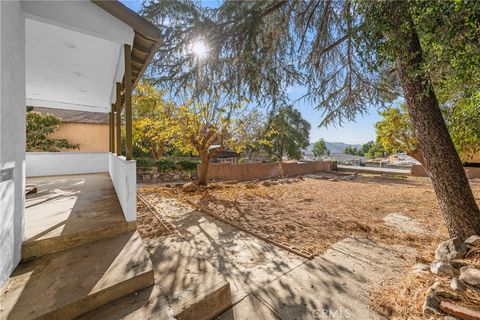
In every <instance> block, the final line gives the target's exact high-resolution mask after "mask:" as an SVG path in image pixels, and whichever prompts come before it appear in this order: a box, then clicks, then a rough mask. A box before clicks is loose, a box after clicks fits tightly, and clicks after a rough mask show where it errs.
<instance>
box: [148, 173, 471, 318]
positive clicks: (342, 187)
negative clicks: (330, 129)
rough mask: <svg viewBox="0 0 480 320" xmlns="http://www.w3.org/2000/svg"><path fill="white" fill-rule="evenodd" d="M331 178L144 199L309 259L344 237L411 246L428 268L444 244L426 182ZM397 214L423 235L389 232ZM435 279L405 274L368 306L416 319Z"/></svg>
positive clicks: (168, 192) (166, 191)
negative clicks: (197, 210)
mask: <svg viewBox="0 0 480 320" xmlns="http://www.w3.org/2000/svg"><path fill="white" fill-rule="evenodd" d="M329 178H332V176H331V175H329V176H324V177H323V179H322V178H320V179H317V178H316V179H313V178H307V177H305V178H303V179H300V180H299V179H295V180H296V181H293V180H292V179H288V180H283V181H282V180H279V181H277V182H274V185H271V186H265V185H263V183H262V182H253V183H252V182H248V183H234V184H226V183H212V184H210V185H209V186H208V187H207V188H201V189H199V190H198V191H196V192H194V193H184V192H182V191H180V189H172V188H163V187H158V188H155V187H151V188H144V189H143V190H141V192H142V191H143V192H145V193H148V195H149V196H150V197H151V196H152V194H157V195H158V196H163V197H173V198H177V199H179V200H182V199H184V197H188V198H189V199H190V200H192V201H194V202H196V203H198V204H200V205H201V206H203V207H206V208H208V209H209V210H210V211H213V212H214V213H215V214H217V215H219V216H220V217H222V218H223V219H226V220H228V221H230V222H232V223H233V224H236V225H238V226H241V227H243V228H246V229H248V230H251V231H252V232H255V233H257V234H262V235H265V236H268V237H270V238H272V239H273V240H276V241H279V242H283V243H288V244H289V245H291V246H292V247H297V248H300V249H302V250H306V251H308V252H311V253H313V254H321V253H322V252H323V251H325V250H326V249H327V248H328V247H329V246H330V245H332V244H333V243H335V242H337V241H339V240H342V239H344V238H346V237H348V236H364V237H367V238H370V239H372V240H377V241H380V242H383V243H392V244H403V245H407V246H410V247H414V248H416V249H417V258H416V259H417V262H430V261H432V260H433V259H434V253H435V249H436V247H437V245H438V243H440V242H442V241H444V240H446V239H448V232H447V229H446V227H445V224H444V223H443V218H442V216H441V213H440V211H439V208H438V205H437V201H436V197H435V193H434V190H433V188H432V185H431V182H430V180H429V178H422V177H407V176H381V175H366V174H361V175H357V176H356V177H355V178H354V179H352V180H350V181H343V180H342V179H341V177H338V178H334V179H333V181H332V179H330V180H329ZM470 185H471V187H472V190H473V192H474V195H475V198H476V200H477V203H480V180H478V179H476V180H470ZM394 212H395V213H399V214H402V215H405V216H408V217H410V218H413V219H415V220H416V221H418V222H419V223H420V224H421V225H422V226H423V227H424V228H425V229H426V230H427V231H428V233H427V234H415V233H405V232H401V231H399V230H397V229H395V228H393V227H390V226H388V225H386V224H385V222H384V221H383V218H384V217H385V216H386V215H387V214H389V213H394ZM477 262H478V261H477ZM434 280H435V277H432V275H421V276H413V275H412V274H410V273H409V270H405V276H404V278H403V279H402V283H390V284H387V283H385V284H384V286H383V288H381V289H380V290H379V291H378V292H379V294H377V295H376V296H375V300H374V301H373V302H372V304H373V306H374V307H375V308H376V309H378V310H379V311H381V312H382V313H384V314H385V315H386V316H387V317H388V318H392V319H412V318H416V317H421V302H422V300H423V299H422V298H421V296H422V293H424V292H425V291H426V288H428V286H430V285H431V284H432V283H433V281H434ZM477 298H478V297H477V296H476V295H475V297H474V298H473V300H472V299H467V300H466V302H468V301H470V302H471V301H474V302H476V301H478V300H476V299H477ZM467 304H468V303H467Z"/></svg>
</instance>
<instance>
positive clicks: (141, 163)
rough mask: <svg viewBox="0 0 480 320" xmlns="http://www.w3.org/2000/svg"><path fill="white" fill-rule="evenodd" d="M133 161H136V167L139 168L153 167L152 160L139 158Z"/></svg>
mask: <svg viewBox="0 0 480 320" xmlns="http://www.w3.org/2000/svg"><path fill="white" fill-rule="evenodd" d="M135 160H136V161H137V167H139V168H151V167H154V166H155V163H154V161H153V159H150V158H144V157H140V158H136V159H135Z"/></svg>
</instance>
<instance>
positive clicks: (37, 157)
mask: <svg viewBox="0 0 480 320" xmlns="http://www.w3.org/2000/svg"><path fill="white" fill-rule="evenodd" d="M26 170H27V177H40V176H55V175H63V174H81V173H99V172H108V153H107V152H27V157H26Z"/></svg>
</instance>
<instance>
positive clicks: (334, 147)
mask: <svg viewBox="0 0 480 320" xmlns="http://www.w3.org/2000/svg"><path fill="white" fill-rule="evenodd" d="M325 144H326V145H327V149H328V150H330V153H343V150H345V148H346V147H349V146H352V147H355V148H357V149H359V148H361V147H362V145H361V144H349V143H344V142H327V141H325ZM312 149H313V143H311V144H310V145H309V146H308V147H307V148H306V149H305V150H304V153H305V156H309V155H311V154H312Z"/></svg>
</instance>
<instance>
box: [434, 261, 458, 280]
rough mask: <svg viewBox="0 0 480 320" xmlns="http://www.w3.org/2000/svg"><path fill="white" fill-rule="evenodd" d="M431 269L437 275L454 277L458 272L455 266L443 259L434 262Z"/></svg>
mask: <svg viewBox="0 0 480 320" xmlns="http://www.w3.org/2000/svg"><path fill="white" fill-rule="evenodd" d="M430 271H431V272H432V273H434V274H436V275H437V276H447V277H454V276H455V274H456V270H455V268H454V267H452V266H451V265H449V264H448V263H445V262H442V261H435V262H432V264H431V265H430Z"/></svg>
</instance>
